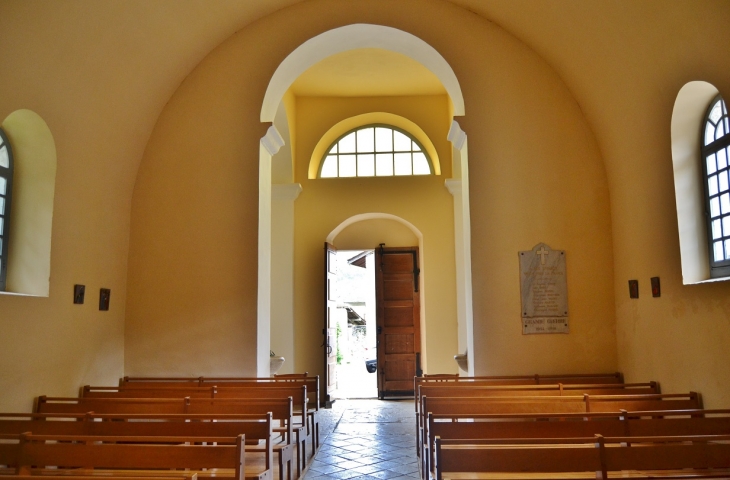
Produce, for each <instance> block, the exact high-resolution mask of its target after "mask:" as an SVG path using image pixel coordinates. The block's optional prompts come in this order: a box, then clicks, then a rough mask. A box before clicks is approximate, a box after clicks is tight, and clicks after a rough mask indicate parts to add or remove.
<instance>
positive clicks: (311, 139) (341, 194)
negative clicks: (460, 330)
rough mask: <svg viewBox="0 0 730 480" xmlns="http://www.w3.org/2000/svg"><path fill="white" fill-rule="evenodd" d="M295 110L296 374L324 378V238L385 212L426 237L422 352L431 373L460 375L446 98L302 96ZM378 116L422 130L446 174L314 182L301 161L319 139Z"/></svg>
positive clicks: (381, 238)
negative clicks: (352, 121) (348, 122)
mask: <svg viewBox="0 0 730 480" xmlns="http://www.w3.org/2000/svg"><path fill="white" fill-rule="evenodd" d="M296 107H297V111H296V118H297V128H296V132H297V139H296V142H297V146H298V151H297V155H296V157H297V158H298V159H300V160H299V162H297V165H296V175H295V180H296V181H297V182H298V183H300V184H301V185H302V189H303V190H302V193H301V195H300V196H299V198H298V199H297V200H296V202H295V204H294V211H295V220H294V225H295V228H294V230H295V234H294V245H295V247H294V272H295V280H294V292H295V300H294V328H295V335H294V337H295V342H296V348H295V351H296V352H297V357H296V365H295V369H298V370H306V371H309V372H312V371H315V372H319V373H320V374H322V372H321V370H322V365H323V364H324V363H323V359H322V351H321V349H318V348H311V346H312V345H313V344H316V343H317V342H318V341H319V342H320V343H321V336H322V333H321V332H322V325H323V318H324V303H323V299H324V278H323V271H324V270H323V268H324V267H323V261H324V256H323V250H322V246H323V243H324V241H325V239H326V238H327V236H328V235H329V234H330V233H331V232H332V231H333V230H334V229H335V228H336V227H337V226H338V225H340V224H341V223H342V222H344V221H346V220H347V219H349V218H350V217H353V216H355V215H360V214H365V213H388V214H392V215H396V216H398V217H400V218H402V219H404V220H406V221H408V222H410V223H411V224H412V225H414V226H415V228H417V229H418V230H419V231H420V232H421V234H422V235H423V248H422V251H421V258H422V264H421V270H422V274H423V283H424V285H423V291H422V292H421V295H422V297H423V299H422V303H423V318H424V319H425V331H426V344H425V345H423V344H422V345H421V348H422V350H423V351H425V358H426V360H425V362H427V363H426V364H425V368H426V369H427V370H426V371H431V372H438V371H445V372H450V371H454V372H455V371H456V364H455V363H454V361H453V355H455V354H456V353H457V351H456V350H457V345H456V278H455V265H454V261H455V254H454V215H453V208H454V207H453V203H452V202H453V199H452V197H451V194H449V192H448V190H447V189H446V187H445V186H444V178H448V177H449V176H450V172H451V168H450V163H451V146H450V143H449V142H448V141H447V140H446V135H447V133H448V131H449V126H450V119H449V116H448V111H449V100H448V97H446V96H440V95H439V96H425V97H367V98H345V97H329V98H324V97H298V98H297V104H296ZM373 111H375V112H387V113H391V114H394V115H399V116H401V117H404V118H407V119H409V120H411V121H412V122H414V123H415V124H417V125H418V126H420V127H421V128H422V129H423V131H424V132H425V133H426V134H427V135H428V137H429V138H430V139H431V141H432V142H433V144H434V146H435V148H436V151H437V153H438V156H439V158H440V159H441V163H442V165H443V166H444V168H443V170H442V172H443V175H441V176H438V175H430V176H414V177H375V178H339V179H309V178H308V171H309V164H308V162H302V161H301V159H309V158H311V155H312V151H313V150H314V148H315V146H316V145H317V143H318V142H319V141H320V139H321V138H322V136H323V135H324V134H325V133H326V132H327V131H328V130H329V129H330V128H331V127H332V126H333V125H335V124H337V123H339V122H341V121H342V120H344V119H347V118H350V117H354V116H356V115H361V114H364V113H368V112H373ZM376 232H377V231H376ZM376 232H373V233H375V235H374V236H373V238H371V243H370V244H369V245H363V247H365V248H376V247H377V246H378V244H379V243H381V242H386V244H387V241H386V240H387V239H388V238H387V237H388V235H387V233H385V232H382V233H380V234H379V235H378V234H377V233H376ZM376 240H377V241H376ZM335 245H337V244H335ZM386 246H388V245H386ZM393 246H396V245H393ZM397 246H403V245H397ZM408 246H418V244H417V243H416V244H413V245H408Z"/></svg>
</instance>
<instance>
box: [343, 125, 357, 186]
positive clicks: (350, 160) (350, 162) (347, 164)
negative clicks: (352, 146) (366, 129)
mask: <svg viewBox="0 0 730 480" xmlns="http://www.w3.org/2000/svg"><path fill="white" fill-rule="evenodd" d="M353 138H354V135H353ZM356 173H357V170H356V164H355V155H340V177H354V176H355V175H356Z"/></svg>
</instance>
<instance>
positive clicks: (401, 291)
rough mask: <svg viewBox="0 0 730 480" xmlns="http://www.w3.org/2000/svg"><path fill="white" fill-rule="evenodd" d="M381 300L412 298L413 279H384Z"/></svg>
mask: <svg viewBox="0 0 730 480" xmlns="http://www.w3.org/2000/svg"><path fill="white" fill-rule="evenodd" d="M383 287H384V291H383V300H385V301H389V300H408V299H412V298H413V279H412V278H409V279H407V280H405V281H404V280H386V281H384V282H383Z"/></svg>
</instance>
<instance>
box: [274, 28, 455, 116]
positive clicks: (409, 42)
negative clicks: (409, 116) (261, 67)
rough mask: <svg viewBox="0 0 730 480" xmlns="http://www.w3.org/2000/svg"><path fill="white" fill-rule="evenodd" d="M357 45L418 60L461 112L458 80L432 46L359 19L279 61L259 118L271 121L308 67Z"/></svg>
mask: <svg viewBox="0 0 730 480" xmlns="http://www.w3.org/2000/svg"><path fill="white" fill-rule="evenodd" d="M358 48H382V49H384V50H390V51H392V52H396V53H400V54H403V55H406V56H408V57H410V58H412V59H414V60H416V61H418V62H420V63H421V64H422V65H423V66H425V67H426V68H428V69H429V70H430V71H431V72H433V74H434V75H436V77H438V79H439V80H440V81H441V83H443V85H444V88H445V89H446V92H447V93H448V95H449V98H450V99H451V103H452V104H453V107H454V115H455V116H461V115H464V97H463V96H462V94H461V86H460V85H459V80H458V79H457V78H456V75H455V74H454V71H453V70H452V69H451V66H450V65H449V64H448V62H447V61H446V60H445V59H444V57H442V56H441V54H440V53H439V52H437V51H436V49H435V48H433V47H432V46H431V45H429V44H427V43H426V42H424V41H423V40H421V39H420V38H418V37H416V36H415V35H411V34H410V33H407V32H404V31H403V30H398V29H396V28H392V27H385V26H382V25H370V24H360V23H358V24H354V25H347V26H344V27H339V28H335V29H333V30H329V31H327V32H324V33H322V34H320V35H317V36H316V37H314V38H311V39H309V40H307V41H306V42H304V43H303V44H301V45H300V46H299V47H297V48H296V49H295V50H294V51H293V52H292V53H290V54H289V55H288V56H287V57H286V58H285V59H284V61H283V62H281V64H280V65H279V67H278V68H277V69H276V71H275V72H274V75H273V76H272V77H271V81H270V82H269V86H268V88H267V89H266V94H265V95H264V102H263V105H262V106H261V121H262V122H273V121H274V118H275V117H276V110H277V108H278V107H279V103H281V100H282V99H283V98H284V94H285V93H286V91H287V90H288V89H289V87H290V86H291V84H292V83H294V81H295V80H296V79H297V78H298V77H299V76H300V75H301V74H302V73H304V72H305V71H306V70H307V69H308V68H309V67H311V66H312V65H314V64H316V63H317V62H319V61H321V60H324V59H325V58H327V57H329V56H331V55H335V54H337V53H341V52H345V51H348V50H354V49H358Z"/></svg>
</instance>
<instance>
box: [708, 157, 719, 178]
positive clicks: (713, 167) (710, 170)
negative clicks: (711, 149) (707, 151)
mask: <svg viewBox="0 0 730 480" xmlns="http://www.w3.org/2000/svg"><path fill="white" fill-rule="evenodd" d="M716 171H717V164H716V163H715V154H714V153H713V154H712V155H708V156H707V174H708V175H712V174H713V173H715V172H716Z"/></svg>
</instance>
